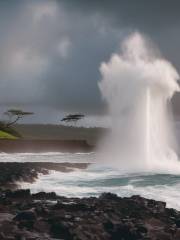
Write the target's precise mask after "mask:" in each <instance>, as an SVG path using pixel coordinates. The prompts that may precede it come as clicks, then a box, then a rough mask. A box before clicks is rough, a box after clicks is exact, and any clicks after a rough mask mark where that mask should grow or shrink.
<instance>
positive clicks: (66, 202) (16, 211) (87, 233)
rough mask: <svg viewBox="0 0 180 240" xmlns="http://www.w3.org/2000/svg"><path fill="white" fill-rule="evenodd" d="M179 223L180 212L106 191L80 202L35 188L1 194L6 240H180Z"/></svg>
mask: <svg viewBox="0 0 180 240" xmlns="http://www.w3.org/2000/svg"><path fill="white" fill-rule="evenodd" d="M51 197H52V199H51ZM40 199H41V200H40ZM179 221H180V212H179V211H177V210H174V209H168V208H166V206H165V203H164V202H160V201H155V200H151V199H145V198H142V197H140V196H133V197H129V198H121V197H118V196H117V195H115V194H111V193H103V194H102V195H101V196H100V197H99V198H95V197H90V198H82V199H79V198H66V197H61V196H57V195H56V194H55V193H45V192H40V193H37V194H33V195H31V194H30V192H29V190H26V191H25V190H24V191H22V190H19V191H18V190H17V191H15V192H13V191H11V190H9V191H7V190H6V191H5V190H4V191H3V190H1V192H0V239H2V240H3V239H5V240H6V239H27V240H28V239H29V240H30V239H36V240H39V239H44V240H53V239H64V240H91V239H92V240H96V239H97V240H140V239H146V240H148V239H149V240H166V239H169V240H172V239H174V240H179V239H180V225H179Z"/></svg>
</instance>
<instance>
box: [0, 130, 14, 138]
mask: <svg viewBox="0 0 180 240" xmlns="http://www.w3.org/2000/svg"><path fill="white" fill-rule="evenodd" d="M0 139H17V137H15V136H13V135H12V134H10V133H7V132H4V131H2V130H0Z"/></svg>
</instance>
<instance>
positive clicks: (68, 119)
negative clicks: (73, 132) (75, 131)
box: [61, 114, 85, 123]
mask: <svg viewBox="0 0 180 240" xmlns="http://www.w3.org/2000/svg"><path fill="white" fill-rule="evenodd" d="M84 117H85V115H83V114H69V115H66V116H65V117H64V118H62V119H61V122H66V123H69V122H74V123H77V121H79V120H81V119H82V118H84Z"/></svg>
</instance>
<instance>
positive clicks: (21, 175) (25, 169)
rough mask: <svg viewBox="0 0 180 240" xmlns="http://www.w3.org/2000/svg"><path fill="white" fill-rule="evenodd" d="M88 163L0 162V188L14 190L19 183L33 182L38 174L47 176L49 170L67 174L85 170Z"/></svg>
mask: <svg viewBox="0 0 180 240" xmlns="http://www.w3.org/2000/svg"><path fill="white" fill-rule="evenodd" d="M88 165H89V164H88V163H51V162H0V188H2V189H7V188H10V189H16V188H18V183H19V182H33V181H35V180H36V179H37V178H38V174H39V173H42V174H48V173H49V171H50V170H56V171H60V172H69V171H73V170H74V169H76V168H78V169H85V168H87V166H88Z"/></svg>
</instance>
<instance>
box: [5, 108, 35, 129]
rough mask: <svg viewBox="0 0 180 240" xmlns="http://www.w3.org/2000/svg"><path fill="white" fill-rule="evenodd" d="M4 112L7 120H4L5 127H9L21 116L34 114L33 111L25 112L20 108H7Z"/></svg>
mask: <svg viewBox="0 0 180 240" xmlns="http://www.w3.org/2000/svg"><path fill="white" fill-rule="evenodd" d="M4 114H5V115H6V116H7V117H8V121H7V122H6V124H5V125H6V127H10V126H12V125H13V124H15V123H16V122H17V121H19V120H20V119H21V118H23V117H24V116H27V115H32V114H34V113H33V112H25V111H22V110H20V109H9V110H7V111H6V112H4Z"/></svg>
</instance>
